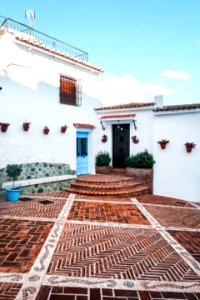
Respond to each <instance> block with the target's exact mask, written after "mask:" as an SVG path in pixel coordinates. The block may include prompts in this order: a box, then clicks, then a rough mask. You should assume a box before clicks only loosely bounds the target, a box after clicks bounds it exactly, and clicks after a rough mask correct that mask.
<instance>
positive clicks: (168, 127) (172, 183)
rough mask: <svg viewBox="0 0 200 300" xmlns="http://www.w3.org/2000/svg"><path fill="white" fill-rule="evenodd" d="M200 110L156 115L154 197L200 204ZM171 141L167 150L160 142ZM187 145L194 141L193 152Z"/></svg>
mask: <svg viewBox="0 0 200 300" xmlns="http://www.w3.org/2000/svg"><path fill="white" fill-rule="evenodd" d="M199 126H200V111H199V112H194V111H193V112H188V113H179V114H177V113H176V114H164V115H162V114H161V115H160V114H158V113H155V118H154V131H153V132H154V137H153V145H154V151H153V152H154V156H155V159H156V164H155V167H154V194H157V195H163V196H169V197H174V198H178V199H185V200H191V201H200V167H199V166H200V134H199V130H198V128H199ZM161 139H167V140H169V141H170V142H169V144H168V145H167V147H166V149H165V150H161V148H160V145H159V144H158V143H157V142H158V141H159V140H161ZM186 142H194V143H195V144H197V145H196V148H195V149H193V150H192V152H191V153H187V152H186V149H185V145H184V144H185V143H186Z"/></svg>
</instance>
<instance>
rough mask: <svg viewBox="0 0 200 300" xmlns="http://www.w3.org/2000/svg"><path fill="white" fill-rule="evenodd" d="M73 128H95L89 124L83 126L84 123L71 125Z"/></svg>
mask: <svg viewBox="0 0 200 300" xmlns="http://www.w3.org/2000/svg"><path fill="white" fill-rule="evenodd" d="M73 125H74V127H76V128H90V129H94V128H95V126H94V125H91V124H85V123H73Z"/></svg>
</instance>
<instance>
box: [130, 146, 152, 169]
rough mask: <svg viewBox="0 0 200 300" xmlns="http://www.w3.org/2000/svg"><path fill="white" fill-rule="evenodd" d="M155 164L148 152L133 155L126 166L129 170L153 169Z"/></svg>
mask: <svg viewBox="0 0 200 300" xmlns="http://www.w3.org/2000/svg"><path fill="white" fill-rule="evenodd" d="M154 163H155V161H154V159H153V155H152V154H150V153H149V152H148V151H147V150H145V151H144V152H139V153H137V154H135V155H131V156H129V157H127V159H126V166H127V167H129V168H144V169H152V168H153V165H154Z"/></svg>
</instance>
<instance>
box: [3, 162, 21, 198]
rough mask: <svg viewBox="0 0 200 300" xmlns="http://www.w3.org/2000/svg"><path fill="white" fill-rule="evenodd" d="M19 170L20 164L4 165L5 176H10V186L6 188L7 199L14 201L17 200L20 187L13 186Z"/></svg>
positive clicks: (19, 172)
mask: <svg viewBox="0 0 200 300" xmlns="http://www.w3.org/2000/svg"><path fill="white" fill-rule="evenodd" d="M21 172H22V167H21V166H20V165H7V167H6V174H7V176H8V177H10V178H12V187H11V188H7V189H6V193H7V200H8V201H12V202H16V201H18V200H19V196H20V192H21V189H20V188H16V187H14V185H15V181H16V180H17V178H18V177H19V176H20V174H21Z"/></svg>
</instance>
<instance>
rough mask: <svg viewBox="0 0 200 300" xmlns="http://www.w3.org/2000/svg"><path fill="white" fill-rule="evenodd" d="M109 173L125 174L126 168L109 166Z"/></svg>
mask: <svg viewBox="0 0 200 300" xmlns="http://www.w3.org/2000/svg"><path fill="white" fill-rule="evenodd" d="M109 175H115V176H116V175H119V176H125V175H126V169H125V168H110V171H109Z"/></svg>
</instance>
